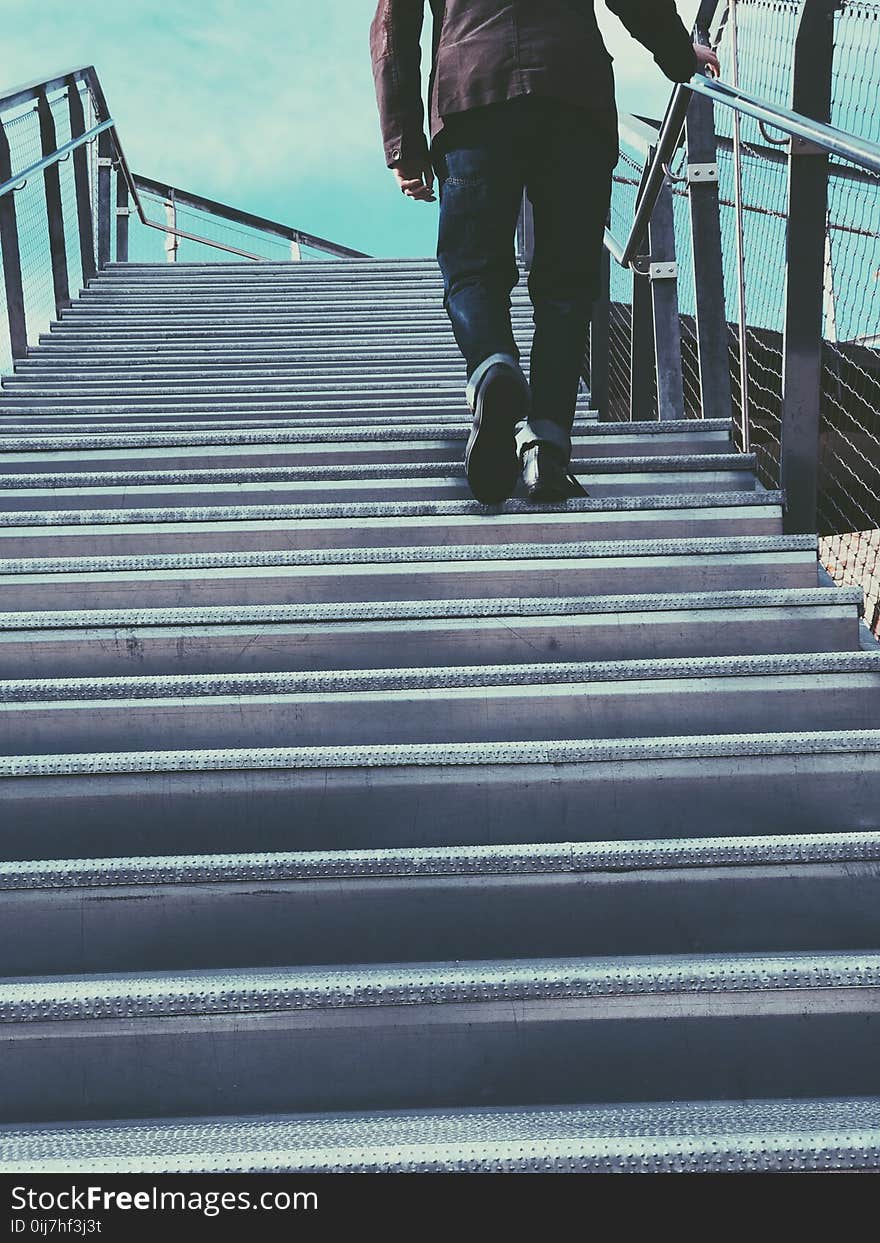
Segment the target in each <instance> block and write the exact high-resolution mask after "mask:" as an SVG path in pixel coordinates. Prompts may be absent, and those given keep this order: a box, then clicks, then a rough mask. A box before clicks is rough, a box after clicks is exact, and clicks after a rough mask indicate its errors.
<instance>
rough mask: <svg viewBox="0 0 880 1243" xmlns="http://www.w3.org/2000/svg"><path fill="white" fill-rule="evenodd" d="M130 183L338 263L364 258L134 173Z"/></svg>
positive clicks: (357, 252) (330, 243) (339, 246)
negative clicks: (336, 259)
mask: <svg viewBox="0 0 880 1243" xmlns="http://www.w3.org/2000/svg"><path fill="white" fill-rule="evenodd" d="M133 180H134V184H135V187H136V189H138V190H143V191H144V192H145V193H146V194H156V195H159V196H160V197H162V198H173V199H174V201H175V203H177V204H183V205H184V206H185V207H192V208H194V209H195V210H197V211H204V212H207V213H208V214H209V215H211V216H217V217H219V218H220V219H221V220H229V221H232V222H233V223H234V224H241V225H246V226H247V227H248V228H252V229H257V230H259V231H260V232H261V233H270V234H274V235H275V236H276V237H280V238H283V239H284V241H286V242H297V243H298V244H299V245H300V246H310V247H312V249H314V250H326V251H328V252H329V253H330V254H334V255H338V256H339V257H340V258H341V259H366V258H368V256H367V255H365V254H364V253H363V251H360V250H352V249H351V247H350V246H341V245H339V243H338V242H328V241H327V240H326V239H325V238H322V237H316V236H315V235H314V234H312V233H304V232H303V231H302V229H294V228H291V226H290V225H287V224H280V223H279V222H278V221H277V220H268V219H266V217H265V216H256V215H254V214H253V213H251V212H246V211H240V210H239V209H238V208H235V207H229V206H228V205H227V204H225V203H218V202H216V201H215V200H214V199H208V198H205V197H204V195H199V194H192V193H191V192H190V191H188V190H181V189H179V188H178V187H177V186H170V185H166V184H165V183H164V182H159V181H153V180H152V179H151V178H149V177H141V176H140V175H139V174H137V173H135V174H133ZM158 227H159V228H162V229H164V230H165V231H166V232H171V230H170V229H168V228H167V226H165V225H160V226H158Z"/></svg>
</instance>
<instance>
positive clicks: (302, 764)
mask: <svg viewBox="0 0 880 1243" xmlns="http://www.w3.org/2000/svg"><path fill="white" fill-rule="evenodd" d="M866 752H870V753H877V752H880V729H855V730H847V731H842V730H822V731H815V732H809V733H790V734H725V735H719V736H710V737H703V738H695V737H693V736H689V735H687V736H675V737H668V738H667V737H664V738H618V739H612V740H610V741H609V740H605V739H603V740H601V741H599V742H597V741H595V740H592V739H590V740H582V739H578V740H573V741H564V742H556V741H553V742H492V743H484V742H459V743H422V744H418V745H405V744H394V745H388V746H384V745H382V746H344V747H341V746H337V747H252V748H226V749H215V750H208V749H204V750H198V751H120V752H94V753H91V754H89V753H77V754H72V755H10V756H0V778H2V777H52V776H95V777H97V776H105V775H111V774H114V773H173V772H179V773H196V772H242V771H268V770H288V771H290V770H297V769H299V770H302V769H324V770H333V769H336V770H339V769H351V768H388V769H392V768H395V769H401V768H447V767H450V768H460V767H465V766H467V767H492V766H498V765H517V766H526V765H547V764H558V765H583V764H595V763H606V764H607V763H625V762H633V763H640V764H645V763H649V762H650V761H652V760H654V761H659V762H661V763H662V762H664V761H673V762H680V761H682V760H703V759H705V760H712V759H726V758H734V759H739V760H742V759H746V758H753V759H760V758H765V759H770V758H773V757H779V756H792V757H796V756H802V755H841V754H852V753H866Z"/></svg>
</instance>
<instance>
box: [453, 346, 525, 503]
mask: <svg viewBox="0 0 880 1243" xmlns="http://www.w3.org/2000/svg"><path fill="white" fill-rule="evenodd" d="M473 409H474V422H473V427H472V429H471V434H470V439H469V440H468V443H467V448H466V450H465V455H464V463H465V472H466V474H467V481H468V483H469V485H470V489H471V492H473V494H474V496H475V497H476V499H477V500H478V501H480V503H481V504H483V505H499V504H500V503H501V502H502V501H506V500H507V498H508V497H509V496H510V494H511V493H512V492H513V489H514V488H515V487H516V481H517V479H518V477H519V457H518V455H517V451H516V439H515V428H516V425H517V423H519V422H520V420H522V419H524V418H525V417H526V416H527V415H528V410H529V390H528V387H527V385H526V384H525V381H524V379H523V376H522V374H521V373H520V372H518V371H515V370H514V369H513V368H512V367H510V366H507V365H505V364H504V363H496V364H494V365H492V366H490V367H489V368H488V370H487V371H486V373H485V374H484V375H483V376H482V377H481V379H480V382H479V387H478V389H477V393H476V397H475V400H474V407H473Z"/></svg>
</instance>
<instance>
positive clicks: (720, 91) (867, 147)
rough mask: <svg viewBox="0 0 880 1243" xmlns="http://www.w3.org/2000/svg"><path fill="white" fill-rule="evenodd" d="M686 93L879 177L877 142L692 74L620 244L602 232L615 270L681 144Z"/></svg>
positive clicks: (628, 255) (679, 92)
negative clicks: (767, 126)
mask: <svg viewBox="0 0 880 1243" xmlns="http://www.w3.org/2000/svg"><path fill="white" fill-rule="evenodd" d="M692 92H696V93H697V94H699V95H705V96H707V97H708V98H709V99H712V100H713V101H715V102H716V103H720V104H724V105H725V107H728V108H733V109H735V110H736V111H738V112H741V113H743V114H744V115H745V116H750V117H753V118H754V119H755V120H756V121H762V122H763V123H764V124H765V125H770V126H772V127H773V128H774V129H778V130H782V132H783V133H786V134H788V135H789V136H790V137H792V138H797V139H799V140H800V141H801V142H802V143H805V144H809V145H811V146H814V147H819V148H821V149H822V150H824V151H827V152H828V153H829V154H830V155H836V156H838V158H840V159H844V160H847V161H849V162H850V163H851V164H857V165H858V166H859V167H861V168H863V169H866V170H868V171H869V172H872V173H876V174H880V144H878V143H875V142H871V141H870V140H868V139H864V138H857V137H856V136H855V135H854V134H850V133H848V132H847V131H846V130H842V129H838V128H837V127H836V126H834V125H827V124H825V123H824V122H822V121H814V120H812V118H810V117H805V116H802V115H801V114H800V113H798V112H793V111H792V110H791V109H790V108H785V107H782V106H781V105H780V104H775V103H771V102H770V101H769V100H765V99H760V98H759V97H758V96H756V95H751V94H749V92H748V91H744V90H742V88H741V87H733V86H731V85H730V84H729V83H727V82H720V81H719V80H718V79H717V78H710V77H708V76H706V75H704V74H695V75H694V76H693V78H691V80H690V82H687V83H680V84H679V85H678V86H677V87H676V88H675V91H674V92H673V95H672V99H671V100H670V104H669V108H668V109H667V112H666V118H665V120H664V122H663V127H662V129H661V130H660V133H659V136H658V138H657V145H656V147H655V148H654V154H653V158H652V159H651V162H650V164H649V166H648V169H647V171H646V174H645V180H644V183H643V187H642V192H641V194H640V196H639V200H638V203H637V206H636V213H635V216H634V218H633V222H632V226H631V228H630V231H629V235H628V237H627V239H626V241H625V242H621V241H620V240H619V239H618V238H616V237H615V236H614V234H613V233H612V232H611V230H610V229H606V230H605V247H606V249H607V250H608V252H609V253H610V254H611V255H612V257H613V258H614V259H615V260H616V261H617V262H618V263H619V264H620V266H621V267H630V266H631V265H632V263H633V260H634V259H635V257H636V255H637V254H638V250H639V247H640V246H641V244H642V241H643V239H644V236H645V233H646V231H647V228H648V225H649V223H650V220H651V216H652V214H653V212H654V208H655V206H656V203H657V198H658V196H659V194H660V191H661V189H662V187H663V183H664V180H665V177H666V172H665V170H664V167H663V166H664V164H668V163H669V161H670V159H671V157H672V154H673V152H674V151H675V150H676V148H677V147H678V145H679V143H680V141H681V132H682V129H683V127H684V122H685V117H686V115H687V110H688V105H689V103H690V99H691V93H692Z"/></svg>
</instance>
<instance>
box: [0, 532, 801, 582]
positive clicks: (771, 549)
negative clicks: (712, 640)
mask: <svg viewBox="0 0 880 1243" xmlns="http://www.w3.org/2000/svg"><path fill="white" fill-rule="evenodd" d="M815 549H816V540H815V536H812V535H738V536H735V535H730V536H703V537H700V536H697V537H690V538H682V539H653V540H647V539H646V540H580V541H570V542H565V543H553V544H551V543H546V544H513V543H511V544H455V545H450V544H439V545H417V544H416V545H412V546H410V547H403V548H398V547H390V548H388V547H379V548H358V547H353V548H315V549H309V548H306V549H290V550H288V549H273V550H270V551H268V552H247V551H243V552H201V553H200V552H196V553H186V552H182V553H174V554H162V553H157V554H152V555H151V554H146V555H140V556H115V557H114V556H103V557H101V556H98V557H33V558H15V559H6V560H0V575H23V576H24V575H29V576H32V575H35V574H58V575H62V574H116V573H126V572H133V573H145V572H147V571H150V572H155V571H162V570H167V571H188V570H210V569H243V570H245V569H261V568H267V569H285V568H286V569H291V570H295V569H302V570H307V569H309V568H310V567H317V566H329V565H334V566H339V567H343V568H345V567H354V566H363V567H369V566H387V567H394V566H416V565H427V564H437V565H443V564H451V563H454V564H456V565H460V566H461V567H463V568H468V567H473V568H474V571H475V572H476V569H477V567H478V566H479V567H482V568H483V569H485V568H486V566H487V564H488V563H494V562H508V561H528V562H530V563H532V568H533V569H534V568H535V567H536V565H537V564H538V563H540V562H543V561H546V562H553V561H557V560H559V561H568V560H577V561H578V562H581V563H583V562H585V561H589V560H595V559H603V560H607V559H610V558H614V559H621V558H638V559H641V558H657V557H689V558H692V557H700V556H708V557H712V556H720V557H726V556H742V555H748V554H756V553H757V554H761V553H776V554H779V555H785V554H790V553H801V552H805V553H813V552H815ZM343 568H341V570H340V573H343V572H344V569H343Z"/></svg>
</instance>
